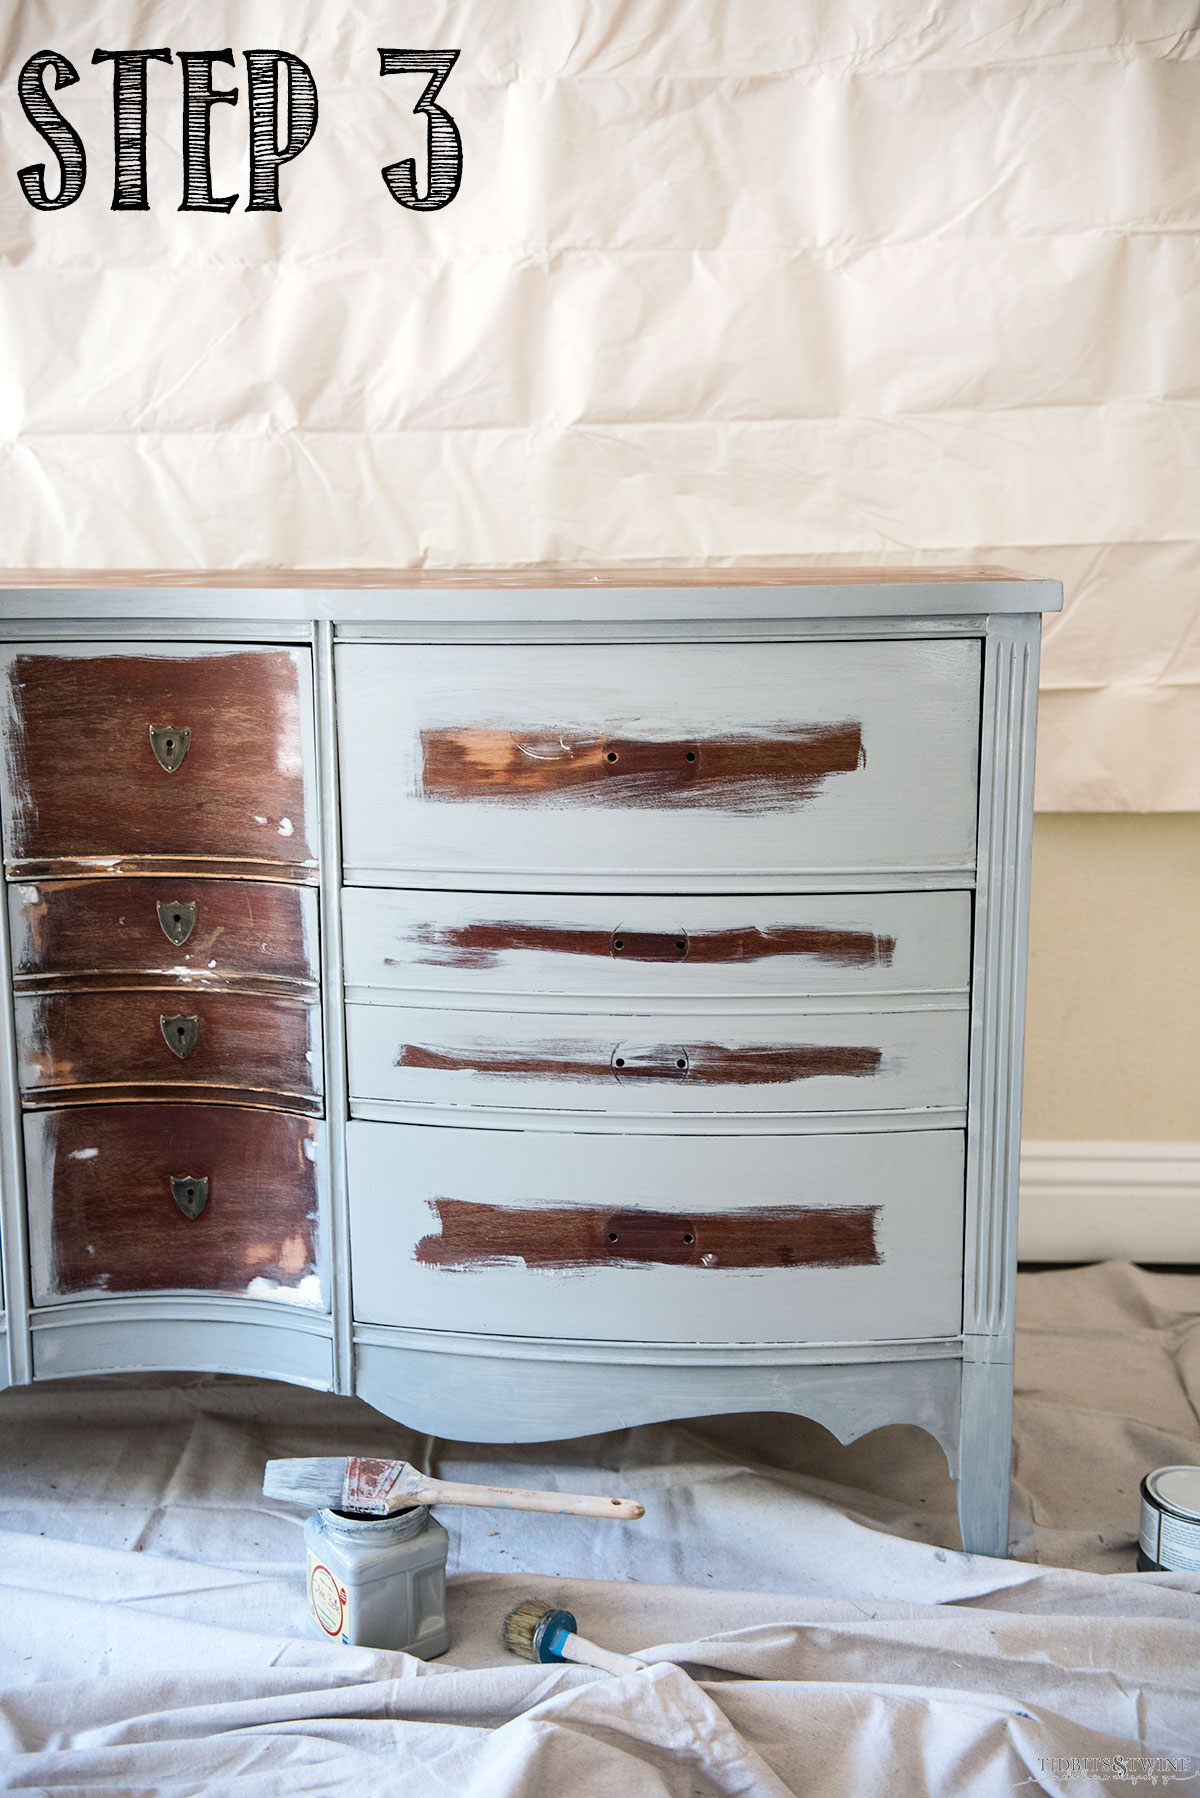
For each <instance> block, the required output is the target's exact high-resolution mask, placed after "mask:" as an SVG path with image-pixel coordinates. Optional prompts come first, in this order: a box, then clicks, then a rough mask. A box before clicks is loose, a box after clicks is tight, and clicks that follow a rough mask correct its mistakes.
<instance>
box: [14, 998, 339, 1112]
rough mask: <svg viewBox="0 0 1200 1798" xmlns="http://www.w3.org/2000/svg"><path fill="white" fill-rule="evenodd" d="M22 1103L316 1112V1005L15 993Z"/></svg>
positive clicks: (318, 1106)
mask: <svg viewBox="0 0 1200 1798" xmlns="http://www.w3.org/2000/svg"><path fill="white" fill-rule="evenodd" d="M16 1022H17V1046H18V1058H19V1069H20V1080H21V1091H22V1097H23V1099H24V1102H25V1103H26V1105H61V1104H62V1103H63V1102H64V1101H65V1100H70V1101H71V1102H73V1103H78V1102H79V1101H80V1100H84V1099H90V1100H92V1101H93V1102H94V1101H98V1100H105V1099H117V1098H126V1097H128V1098H137V1097H147V1098H148V1097H151V1096H168V1095H170V1094H171V1093H172V1091H173V1090H178V1089H179V1088H183V1087H186V1088H189V1089H193V1090H195V1092H196V1095H197V1097H200V1098H213V1099H222V1100H224V1101H225V1102H226V1103H237V1102H243V1103H246V1104H251V1105H253V1104H284V1105H287V1106H289V1107H294V1108H298V1109H301V1110H307V1111H313V1112H318V1111H320V1109H321V1056H320V1017H319V1012H318V1008H317V1006H316V1004H315V1002H305V1001H302V1000H296V999H282V998H263V997H262V996H260V995H258V994H253V993H230V992H226V993H213V992H206V993H198V992H195V991H189V990H188V989H187V987H186V986H184V985H183V984H182V983H180V984H179V985H176V986H170V987H157V988H153V987H151V988H145V987H139V988H135V989H133V990H132V991H130V990H125V989H122V988H114V987H100V988H94V989H71V990H64V991H60V992H52V993H19V994H18V995H17V998H16Z"/></svg>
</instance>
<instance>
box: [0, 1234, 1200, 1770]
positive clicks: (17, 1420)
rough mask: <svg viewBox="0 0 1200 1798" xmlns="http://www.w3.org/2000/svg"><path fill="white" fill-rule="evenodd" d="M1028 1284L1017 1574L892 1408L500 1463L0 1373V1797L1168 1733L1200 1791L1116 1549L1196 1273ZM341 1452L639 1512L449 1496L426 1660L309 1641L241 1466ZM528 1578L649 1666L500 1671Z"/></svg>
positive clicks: (286, 1543) (1157, 1744)
mask: <svg viewBox="0 0 1200 1798" xmlns="http://www.w3.org/2000/svg"><path fill="white" fill-rule="evenodd" d="M1021 1303H1022V1311H1023V1324H1022V1328H1021V1331H1020V1336H1019V1355H1018V1371H1017V1394H1018V1396H1017V1421H1016V1453H1015V1461H1014V1469H1015V1471H1014V1485H1013V1526H1014V1536H1015V1542H1016V1554H1017V1559H1015V1560H1013V1561H1009V1562H1004V1561H994V1560H987V1559H983V1558H981V1557H971V1556H964V1555H962V1554H959V1553H958V1552H956V1551H955V1550H954V1549H953V1548H952V1547H951V1546H950V1545H951V1544H952V1543H954V1542H955V1541H957V1532H956V1528H955V1525H954V1523H953V1520H952V1488H951V1485H950V1482H949V1480H948V1478H947V1476H946V1472H945V1464H944V1461H943V1460H942V1456H941V1453H940V1450H938V1449H937V1448H936V1446H935V1445H934V1444H933V1443H932V1442H931V1441H930V1440H929V1439H928V1438H925V1437H923V1436H922V1435H921V1434H920V1433H919V1432H917V1431H915V1430H912V1429H909V1428H907V1427H903V1428H902V1427H895V1428H890V1429H886V1430H882V1431H878V1432H876V1433H875V1434H873V1435H872V1436H870V1437H868V1438H865V1439H864V1440H863V1441H861V1442H860V1443H857V1444H854V1445H851V1446H850V1447H842V1446H841V1445H839V1444H837V1443H836V1442H834V1440H833V1439H832V1437H830V1436H828V1435H827V1434H826V1433H825V1432H824V1431H823V1430H821V1429H819V1428H818V1427H817V1426H815V1425H811V1424H808V1423H806V1422H803V1421H800V1420H793V1419H786V1418H780V1417H775V1416H768V1417H755V1418H745V1417H743V1418H731V1419H722V1420H716V1421H713V1420H709V1421H706V1422H704V1423H702V1424H690V1423H674V1424H663V1425H657V1426H653V1427H648V1428H643V1429H632V1430H627V1431H622V1432H616V1433H613V1434H610V1435H606V1436H598V1437H593V1438H590V1439H588V1440H585V1441H576V1442H568V1443H553V1444H548V1445H547V1444H542V1445H525V1446H520V1447H517V1448H511V1449H500V1448H495V1447H478V1446H468V1445H463V1444H456V1443H446V1442H439V1441H430V1440H429V1439H428V1438H421V1437H415V1436H413V1435H412V1434H411V1433H410V1432H407V1431H405V1430H404V1429H403V1428H402V1427H400V1426H397V1425H393V1424H390V1423H388V1422H387V1421H386V1420H383V1419H380V1418H379V1416H378V1415H377V1414H376V1413H374V1412H371V1411H369V1410H368V1408H367V1407H366V1406H365V1405H363V1404H361V1403H359V1402H357V1401H351V1400H338V1399H334V1398H330V1397H327V1396H322V1395H314V1394H312V1393H308V1392H304V1391H298V1390H293V1389H288V1388H284V1387H281V1386H272V1385H268V1384H266V1383H264V1382H258V1381H253V1380H239V1379H228V1378H214V1377H209V1376H194V1377H193V1376H183V1375H177V1376H162V1377H159V1378H157V1379H154V1380H146V1381H135V1380H133V1379H131V1378H124V1377H122V1378H110V1379H105V1380H98V1381H96V1382H88V1381H83V1380H73V1381H64V1382H61V1383H58V1384H52V1385H47V1386H44V1387H40V1388H36V1389H24V1390H15V1391H11V1392H9V1393H7V1394H4V1395H0V1436H2V1440H3V1450H4V1453H3V1473H2V1475H0V1581H2V1594H0V1616H2V1617H3V1619H4V1628H3V1630H2V1631H0V1641H2V1643H3V1648H2V1656H3V1664H4V1675H3V1683H4V1686H5V1688H6V1692H5V1695H4V1697H3V1699H2V1701H0V1756H2V1759H3V1768H4V1772H3V1775H0V1785H2V1789H4V1790H22V1791H25V1790H34V1791H47V1792H54V1793H56V1794H58V1793H64V1792H70V1793H82V1792H92V1791H96V1790H104V1791H106V1792H120V1793H130V1794H133V1793H137V1794H142V1793H148V1792H156V1793H157V1792H162V1793H169V1794H172V1795H176V1794H178V1795H180V1798H182V1794H193V1793H201V1792H202V1793H223V1792H230V1793H234V1794H237V1798H267V1795H268V1794H276V1793H279V1794H284V1793H287V1794H293V1793H306V1792H311V1793H320V1794H322V1795H323V1798H324V1795H330V1798H335V1795H336V1798H342V1795H343V1794H344V1795H345V1798H374V1795H375V1794H393V1793H396V1794H404V1795H405V1798H516V1795H517V1794H520V1798H541V1795H543V1794H544V1795H545V1798H564V1795H566V1794H570V1795H571V1798H600V1795H603V1798H609V1795H612V1798H642V1795H643V1794H645V1795H647V1798H658V1795H659V1794H662V1795H663V1798H667V1795H668V1794H669V1795H670V1798H685V1795H686V1798H702V1795H704V1798H706V1795H708V1794H715V1793H722V1794H734V1793H736V1794H747V1795H750V1794H752V1795H754V1798H759V1795H761V1798H776V1795H780V1798H782V1795H783V1794H789V1793H794V1794H800V1793H803V1794H805V1795H808V1794H831V1795H832V1794H837V1795H839V1798H842V1795H845V1798H872V1795H874V1794H880V1795H881V1798H882V1795H883V1794H887V1795H888V1798H902V1795H907V1794H910V1793H911V1794H924V1793H935V1792H936V1793H970V1794H972V1798H975V1795H976V1794H978V1795H986V1798H991V1795H992V1794H995V1795H996V1798H1000V1794H1004V1795H1005V1798H1007V1795H1008V1794H1010V1793H1012V1792H1013V1791H1014V1790H1017V1789H1019V1790H1020V1791H1022V1792H1031V1793H1036V1792H1047V1793H1055V1794H1057V1793H1064V1794H1071V1795H1075V1794H1083V1793H1089V1792H1096V1793H1098V1792H1101V1791H1105V1792H1111V1791H1112V1790H1114V1789H1115V1790H1122V1789H1124V1786H1123V1784H1122V1783H1120V1781H1121V1780H1123V1781H1125V1782H1128V1781H1130V1780H1131V1779H1132V1778H1133V1776H1134V1773H1135V1772H1137V1768H1136V1766H1135V1765H1134V1763H1133V1760H1132V1759H1131V1758H1130V1757H1137V1756H1152V1755H1159V1756H1174V1757H1176V1765H1177V1777H1178V1778H1179V1780H1180V1781H1181V1783H1179V1784H1178V1786H1177V1787H1173V1788H1172V1789H1178V1790H1179V1791H1180V1792H1181V1793H1186V1792H1188V1791H1197V1790H1200V1576H1195V1575H1184V1574H1160V1575H1155V1574H1136V1573H1133V1572H1131V1571H1130V1570H1131V1569H1132V1567H1133V1564H1134V1553H1135V1548H1134V1538H1135V1534H1136V1528H1137V1509H1138V1494H1137V1486H1138V1480H1139V1478H1140V1476H1141V1474H1142V1473H1143V1472H1144V1471H1146V1470H1147V1469H1148V1468H1150V1467H1153V1466H1156V1465H1160V1464H1162V1463H1165V1462H1170V1461H1188V1462H1200V1425H1198V1421H1197V1418H1198V1406H1200V1278H1197V1277H1193V1276H1187V1275H1152V1274H1146V1273H1142V1272H1139V1271H1137V1270H1134V1269H1131V1268H1129V1267H1126V1266H1122V1265H1117V1264H1113V1265H1110V1266H1106V1267H1102V1268H1093V1269H1083V1270H1079V1271H1074V1272H1065V1273H1048V1274H1039V1275H1033V1276H1025V1277H1023V1279H1022V1281H1021ZM353 1450H365V1451H367V1452H379V1453H390V1454H396V1455H402V1456H404V1457H405V1458H407V1459H412V1460H414V1461H418V1462H420V1463H422V1464H424V1465H426V1466H428V1467H429V1468H430V1469H431V1471H434V1472H436V1473H438V1474H441V1475H443V1476H445V1477H456V1478H467V1479H476V1480H492V1479H497V1480H503V1481H505V1482H507V1483H527V1484H541V1485H556V1486H557V1485H561V1486H562V1487H564V1488H574V1489H576V1490H580V1491H598V1492H618V1491H619V1492H623V1493H626V1494H628V1495H630V1496H634V1497H638V1498H640V1499H642V1500H643V1501H644V1502H645V1504H646V1517H645V1519H644V1520H643V1521H642V1522H641V1523H638V1524H630V1525H613V1524H608V1523H603V1524H600V1523H588V1522H586V1521H584V1520H577V1519H569V1518H560V1517H552V1518H538V1517H536V1516H523V1515H518V1514H516V1513H509V1514H504V1515H501V1514H498V1513H494V1512H486V1511H478V1512H456V1511H453V1510H444V1511H443V1512H442V1513H441V1515H442V1518H443V1521H444V1522H445V1524H446V1525H447V1527H448V1528H449V1530H450V1533H451V1539H452V1540H451V1558H450V1572H451V1581H450V1620H451V1630H452V1636H453V1642H452V1647H451V1649H450V1652H449V1654H448V1655H446V1656H445V1657H444V1659H442V1660H441V1661H438V1662H435V1663H432V1664H430V1665H428V1666H426V1665H424V1664H422V1663H420V1662H417V1661H414V1660H411V1659H410V1658H408V1657H407V1656H404V1655H396V1654H385V1653H377V1652H375V1651H372V1650H370V1649H365V1648H362V1649H358V1648H342V1647H338V1646H333V1645H329V1644H325V1643H317V1642H309V1641H306V1640H303V1639H301V1630H302V1628H303V1615H304V1611H303V1574H302V1554H301V1539H300V1530H301V1521H302V1520H301V1518H300V1516H299V1515H298V1514H296V1515H293V1514H291V1513H289V1512H287V1511H286V1510H285V1508H284V1507H282V1506H279V1505H275V1504H270V1503H267V1502H266V1501H264V1500H263V1499H262V1497H261V1494H260V1491H259V1486H260V1482H261V1477H262V1467H263V1462H264V1461H265V1460H266V1459H267V1458H268V1457H270V1456H279V1455H318V1454H342V1453H347V1452H351V1451H353ZM531 1594H537V1595H544V1596H546V1597H548V1598H551V1599H554V1600H556V1601H558V1602H560V1603H563V1604H566V1605H568V1606H569V1607H570V1608H571V1609H573V1610H574V1611H575V1612H576V1614H577V1616H578V1618H579V1622H580V1628H581V1630H582V1631H583V1632H584V1633H585V1634H588V1635H591V1636H593V1637H594V1638H595V1639H596V1640H597V1641H600V1642H603V1643H604V1644H606V1645H607V1646H610V1647H613V1648H617V1649H624V1650H636V1651H638V1652H641V1653H644V1654H646V1655H647V1656H648V1658H649V1659H650V1660H651V1661H653V1663H654V1666H653V1668H652V1669H651V1670H650V1671H649V1672H647V1673H641V1674H635V1675H632V1676H629V1677H625V1678H621V1679H614V1678H612V1677H610V1676H609V1675H606V1674H600V1675H596V1674H593V1673H592V1672H591V1671H590V1670H586V1669H582V1668H571V1667H563V1668H549V1667H533V1666H530V1665H528V1664H526V1663H524V1662H521V1661H517V1660H515V1659H514V1658H513V1657H511V1656H509V1655H508V1654H506V1652H505V1651H504V1650H503V1648H502V1647H501V1646H500V1643H499V1634H498V1632H499V1627H500V1621H501V1619H502V1617H503V1615H504V1613H505V1612H506V1611H507V1610H508V1609H509V1608H510V1607H511V1606H512V1605H513V1604H514V1603H515V1602H516V1601H517V1600H518V1599H519V1598H521V1597H523V1596H526V1595H531ZM1189 1754H1190V1756H1191V1757H1192V1770H1193V1771H1194V1776H1195V1777H1194V1779H1191V1778H1189V1779H1184V1778H1183V1775H1182V1773H1179V1772H1178V1757H1180V1756H1186V1755H1189ZM1089 1756H1091V1757H1100V1758H1099V1760H1098V1761H1096V1762H1094V1763H1093V1765H1092V1770H1091V1771H1088V1770H1087V1768H1086V1766H1085V1765H1084V1760H1085V1757H1089ZM1119 1756H1125V1757H1126V1760H1125V1762H1121V1761H1119V1760H1114V1759H1112V1758H1111V1757H1119ZM1105 1757H1110V1758H1108V1759H1107V1760H1106V1759H1105ZM1051 1763H1053V1765H1052V1764H1051ZM1158 1777H1159V1779H1160V1783H1161V1782H1162V1777H1163V1775H1162V1766H1161V1764H1160V1766H1159V1769H1158ZM1148 1778H1149V1775H1148V1774H1143V1775H1142V1783H1143V1785H1147V1784H1148ZM1114 1781H1118V1783H1117V1784H1115V1785H1114Z"/></svg>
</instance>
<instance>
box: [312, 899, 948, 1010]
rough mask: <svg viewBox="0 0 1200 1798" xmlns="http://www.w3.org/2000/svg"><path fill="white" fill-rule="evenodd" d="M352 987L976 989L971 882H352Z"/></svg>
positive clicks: (790, 992) (604, 1003)
mask: <svg viewBox="0 0 1200 1798" xmlns="http://www.w3.org/2000/svg"><path fill="white" fill-rule="evenodd" d="M342 917H343V926H344V937H345V959H346V983H347V985H348V987H349V988H350V989H351V992H352V994H353V995H354V997H356V998H360V999H361V998H365V997H367V996H368V994H372V995H373V994H387V993H391V992H406V993H409V994H412V995H419V996H420V997H421V998H422V999H423V1000H424V1002H425V1003H427V1004H438V1005H450V1004H455V1005H479V1004H488V1005H490V1004H493V1003H495V1002H497V1001H499V1000H503V1001H504V1002H505V1003H510V1002H512V1001H513V1000H515V1001H516V1002H517V1003H518V1004H525V1005H530V1006H536V1005H537V1004H538V1003H539V1002H545V1001H554V1002H556V1003H557V1002H559V1001H562V1002H566V1001H580V1000H582V1001H593V1000H594V1001H596V1002H597V1007H591V1006H589V1009H593V1008H599V1009H604V1008H607V1007H610V1006H613V1007H619V1006H620V1005H621V1004H622V1002H624V1001H626V1000H628V1001H639V1000H648V999H652V1000H655V1001H657V1002H658V1003H660V1004H665V1005H670V1004H679V1003H681V1004H691V1003H693V1002H695V1003H700V1002H703V1001H705V1000H710V999H736V1000H738V1001H739V1003H740V1005H741V1006H749V1005H752V1004H753V1002H754V1001H755V1000H767V1001H775V1000H780V999H787V998H815V997H824V996H834V995H836V996H838V997H842V996H845V997H866V996H874V995H878V994H884V995H893V994H895V995H899V994H915V993H923V994H925V993H936V994H956V995H958V997H959V998H960V999H962V1000H965V998H966V994H967V990H968V987H969V985H970V963H971V896H970V894H969V893H854V894H851V893H838V894H832V895H822V896H820V897H816V896H810V897H796V896H794V895H792V894H771V895H760V896H755V895H753V894H751V895H743V894H738V895H736V896H728V897H727V896H721V897H720V898H706V897H702V896H697V895H696V894H694V893H693V894H680V895H678V896H673V897H671V898H661V897H658V898H654V897H650V898H648V897H646V896H645V895H642V894H635V893H616V894H612V895H610V896H609V897H607V898H593V897H591V896H590V895H585V894H577V893H562V894H542V893H537V894H526V893H511V894H504V893H499V894H497V893H444V892H433V893H428V892H404V891H386V890H383V889H380V888H377V887H349V888H347V889H346V890H345V891H344V892H343V895H342Z"/></svg>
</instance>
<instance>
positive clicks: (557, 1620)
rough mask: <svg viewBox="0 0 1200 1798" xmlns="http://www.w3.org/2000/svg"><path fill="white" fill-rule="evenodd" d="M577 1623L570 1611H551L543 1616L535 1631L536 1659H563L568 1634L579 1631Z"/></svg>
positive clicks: (534, 1648)
mask: <svg viewBox="0 0 1200 1798" xmlns="http://www.w3.org/2000/svg"><path fill="white" fill-rule="evenodd" d="M577 1628H578V1626H577V1624H576V1622H575V1619H574V1617H572V1615H571V1613H570V1611H551V1612H550V1614H549V1616H548V1617H543V1619H542V1621H541V1622H540V1623H539V1624H538V1626H537V1628H536V1629H535V1630H534V1632H533V1653H534V1658H535V1660H539V1661H561V1660H562V1658H563V1656H562V1654H561V1652H560V1651H561V1649H562V1646H563V1643H564V1642H565V1641H566V1639H567V1637H568V1636H573V1635H575V1634H576V1632H577Z"/></svg>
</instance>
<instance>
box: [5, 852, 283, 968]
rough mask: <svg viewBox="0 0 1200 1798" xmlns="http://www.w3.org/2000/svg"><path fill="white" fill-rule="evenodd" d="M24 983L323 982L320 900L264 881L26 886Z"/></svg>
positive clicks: (19, 935) (16, 912) (21, 935)
mask: <svg viewBox="0 0 1200 1798" xmlns="http://www.w3.org/2000/svg"><path fill="white" fill-rule="evenodd" d="M8 905H9V919H10V923H11V927H12V944H13V967H14V970H15V975H16V979H17V981H18V983H20V982H25V983H26V984H31V983H41V982H43V981H45V980H47V979H58V980H63V979H71V978H77V977H78V976H80V975H88V974H126V975H128V974H145V975H148V976H150V977H153V976H155V975H165V974H171V975H175V976H178V977H182V978H185V979H186V980H187V981H188V983H189V984H194V985H199V986H203V985H214V986H215V985H218V984H220V983H221V982H223V981H225V980H228V979H230V978H234V979H236V978H238V977H239V976H241V977H252V978H253V979H255V980H257V981H265V982H271V983H276V982H278V983H289V984H291V983H295V982H301V981H302V982H305V983H309V982H312V981H315V980H316V978H317V967H318V963H317V956H318V949H317V895H316V894H315V893H314V892H312V891H311V890H310V889H308V888H305V887H299V886H280V885H276V884H270V883H268V882H265V881H257V880H196V879H193V878H192V877H191V876H190V875H180V876H178V877H172V878H169V879H165V880H147V879H127V880H44V881H38V882H33V881H21V882H20V883H18V884H17V885H15V886H13V887H12V888H11V889H10V891H9V900H8Z"/></svg>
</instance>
